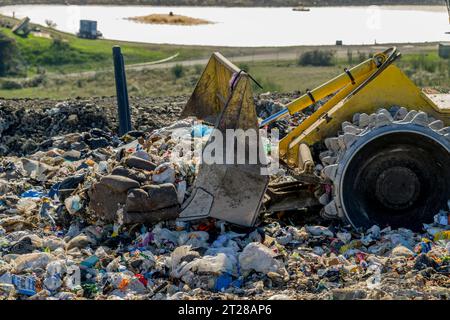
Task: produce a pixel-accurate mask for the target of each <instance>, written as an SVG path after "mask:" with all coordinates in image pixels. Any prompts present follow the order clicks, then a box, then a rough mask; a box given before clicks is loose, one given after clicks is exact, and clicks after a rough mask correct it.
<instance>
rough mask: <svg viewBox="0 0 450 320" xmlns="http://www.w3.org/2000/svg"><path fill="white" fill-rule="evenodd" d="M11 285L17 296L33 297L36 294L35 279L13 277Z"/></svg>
mask: <svg viewBox="0 0 450 320" xmlns="http://www.w3.org/2000/svg"><path fill="white" fill-rule="evenodd" d="M12 283H13V284H14V286H15V287H16V290H17V293H19V294H23V295H26V296H34V295H35V294H36V279H34V278H33V277H25V276H17V275H13V276H12Z"/></svg>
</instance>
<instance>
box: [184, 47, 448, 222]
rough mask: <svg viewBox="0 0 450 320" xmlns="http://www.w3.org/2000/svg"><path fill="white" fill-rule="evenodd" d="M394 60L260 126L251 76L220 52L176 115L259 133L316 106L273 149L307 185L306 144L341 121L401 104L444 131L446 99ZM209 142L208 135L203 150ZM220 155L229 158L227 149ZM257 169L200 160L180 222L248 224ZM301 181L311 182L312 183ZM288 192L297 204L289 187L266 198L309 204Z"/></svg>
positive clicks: (256, 202) (259, 194)
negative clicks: (426, 90) (425, 89)
mask: <svg viewBox="0 0 450 320" xmlns="http://www.w3.org/2000/svg"><path fill="white" fill-rule="evenodd" d="M398 56H399V53H397V51H396V49H395V48H391V49H389V50H386V51H385V52H382V53H378V54H376V55H375V56H374V57H373V58H371V59H368V60H366V61H364V62H362V63H361V64H359V65H357V66H355V67H354V68H352V69H350V70H347V69H346V70H345V72H344V73H342V74H341V75H339V76H337V77H336V78H334V79H332V80H330V81H328V82H326V83H325V84H323V85H321V86H319V87H318V88H316V89H314V90H311V91H308V92H307V93H306V94H305V95H303V96H301V97H299V98H298V99H296V100H294V101H292V102H291V103H289V104H288V105H286V108H285V109H284V110H281V111H280V112H278V113H276V114H274V115H271V116H270V117H269V118H267V119H264V120H262V121H260V122H258V118H257V115H256V108H255V104H254V100H253V92H252V83H251V81H252V78H251V76H250V75H249V74H247V73H246V72H244V71H242V70H239V68H238V67H236V66H235V65H233V64H232V63H231V62H230V61H228V60H227V59H226V58H224V57H223V56H222V55H221V54H219V53H214V54H213V56H212V57H211V59H210V61H209V63H208V65H207V67H206V69H205V71H204V72H203V75H202V76H201V78H200V80H199V82H198V84H197V86H196V88H195V90H194V92H193V94H192V96H191V98H190V99H189V101H188V103H187V105H186V107H185V109H184V111H183V114H182V115H183V116H184V117H188V116H195V117H196V118H198V119H201V120H204V121H207V122H209V123H212V124H214V127H215V129H216V130H219V131H221V132H225V130H227V129H244V130H248V129H256V130H258V129H259V128H261V127H265V126H267V125H269V124H270V123H272V122H275V121H277V120H279V119H281V118H284V117H287V116H289V115H294V114H296V113H298V112H301V111H303V110H305V109H306V108H308V107H311V106H313V105H315V104H316V103H321V105H320V107H319V108H317V110H316V111H315V112H314V113H313V114H311V115H310V116H309V117H307V118H306V119H304V120H303V121H302V122H301V123H300V124H298V125H297V126H296V127H295V128H293V129H292V131H291V132H289V133H288V134H287V135H286V136H285V137H284V138H283V139H282V140H281V141H280V143H279V148H278V149H279V157H280V161H281V162H282V163H284V164H285V165H287V166H288V167H290V168H291V169H292V170H293V171H294V172H296V173H298V174H297V175H296V176H301V177H302V179H303V180H302V181H306V180H308V181H309V179H313V178H314V176H313V175H312V173H313V171H314V167H315V164H314V161H313V157H312V153H311V148H310V147H311V146H313V145H314V144H316V143H318V142H323V141H324V140H325V139H326V138H329V137H334V136H336V135H337V134H338V133H339V131H341V130H342V124H343V123H344V122H346V121H349V122H351V120H352V117H353V116H354V114H356V113H359V114H363V113H366V114H368V115H369V114H372V113H374V112H376V111H377V110H378V109H382V108H386V109H389V108H391V107H393V106H399V107H404V108H406V109H408V110H416V111H423V112H425V113H426V114H428V115H429V117H432V118H434V119H436V120H442V121H443V123H444V124H445V125H446V126H450V95H436V96H427V95H426V94H424V93H423V92H422V90H420V89H419V88H418V87H417V86H416V85H415V84H414V83H413V82H412V81H411V80H410V79H409V78H408V77H407V76H406V75H405V74H404V73H403V72H402V71H401V70H400V69H399V68H398V67H396V66H395V65H394V64H393V62H394V61H395V59H396V58H397V57H398ZM327 99H328V100H327ZM323 101H326V102H324V103H323ZM213 140H214V139H213V138H209V140H208V142H207V144H206V145H207V146H208V145H209V144H210V143H212V141H213ZM260 142H261V140H260ZM260 144H261V143H260ZM227 145H228V144H226V146H227ZM248 147H249V145H246V148H248ZM205 148H206V147H205ZM224 154H227V149H226V148H225V149H224ZM262 167H264V164H263V163H262V162H261V163H260V162H258V163H256V164H245V165H243V164H235V163H233V164H206V163H202V164H201V165H200V168H199V172H198V176H197V179H196V182H195V186H194V188H193V192H192V194H191V197H190V198H189V199H188V200H187V201H186V202H185V203H184V204H183V208H182V212H181V214H180V219H184V220H193V219H198V218H205V217H212V218H217V219H222V220H226V221H228V222H231V223H235V224H238V225H242V226H253V225H254V224H255V220H256V218H257V216H258V213H259V211H260V207H261V204H262V202H263V199H264V198H265V194H266V191H267V192H269V193H271V188H269V189H268V183H269V177H268V176H264V175H261V174H260V170H261V168H262ZM312 176H313V177H312ZM315 178H317V177H315ZM315 178H314V179H315ZM305 179H306V180H305ZM307 183H312V184H314V183H317V180H314V181H313V182H307ZM285 187H286V186H282V188H285ZM287 187H289V188H291V189H294V191H295V192H296V195H295V197H294V199H293V200H294V201H296V202H295V203H296V204H295V205H291V203H290V202H289V201H287V200H286V199H285V198H286V197H285V194H286V192H285V191H286V190H287V189H283V190H281V189H278V191H277V192H275V193H274V192H272V193H271V194H272V196H270V198H274V196H276V194H279V192H280V190H281V191H282V194H283V197H282V200H286V201H284V204H283V205H282V206H281V207H282V208H288V207H294V208H300V207H304V206H308V205H309V206H311V205H312V204H313V203H314V204H315V202H316V201H317V199H315V196H314V195H313V196H311V195H310V192H311V190H310V188H307V185H306V187H305V188H304V187H302V186H300V187H299V186H298V184H295V185H292V186H287ZM281 207H280V206H279V207H278V208H281Z"/></svg>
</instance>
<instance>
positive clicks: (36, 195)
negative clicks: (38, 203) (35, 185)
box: [20, 189, 45, 198]
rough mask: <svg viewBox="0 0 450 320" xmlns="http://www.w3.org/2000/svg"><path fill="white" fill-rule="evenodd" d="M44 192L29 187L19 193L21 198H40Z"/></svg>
mask: <svg viewBox="0 0 450 320" xmlns="http://www.w3.org/2000/svg"><path fill="white" fill-rule="evenodd" d="M44 195H45V194H44V193H43V192H42V191H38V190H35V189H30V190H28V191H25V192H24V193H22V194H21V195H20V197H21V198H42V197H43V196H44Z"/></svg>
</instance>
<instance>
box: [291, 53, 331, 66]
mask: <svg viewBox="0 0 450 320" xmlns="http://www.w3.org/2000/svg"><path fill="white" fill-rule="evenodd" d="M334 55H335V52H334V51H330V50H314V51H307V52H305V53H303V54H302V55H301V56H300V58H299V61H298V64H299V65H301V66H332V65H333V64H334Z"/></svg>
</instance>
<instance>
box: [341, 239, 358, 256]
mask: <svg viewBox="0 0 450 320" xmlns="http://www.w3.org/2000/svg"><path fill="white" fill-rule="evenodd" d="M361 246H362V243H361V241H360V240H353V241H351V242H349V243H348V244H346V245H343V246H342V247H341V248H340V249H339V253H340V254H344V253H346V252H347V251H348V250H350V249H357V248H360V247H361Z"/></svg>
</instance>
